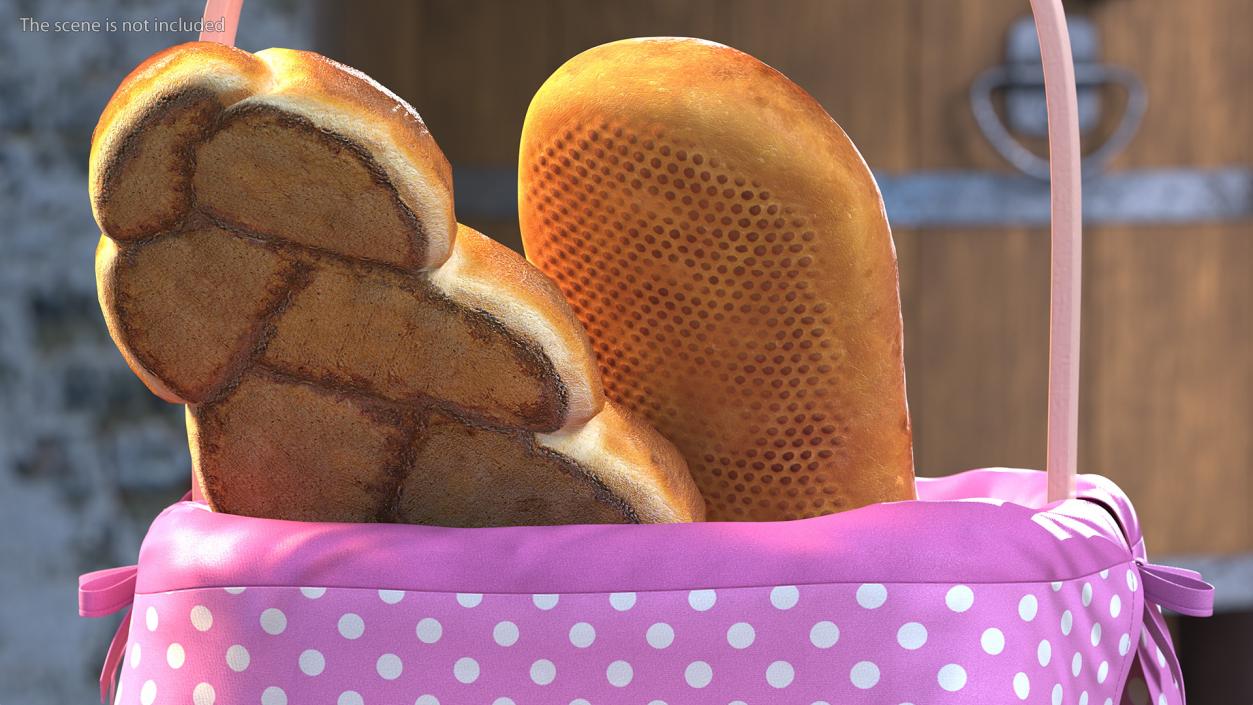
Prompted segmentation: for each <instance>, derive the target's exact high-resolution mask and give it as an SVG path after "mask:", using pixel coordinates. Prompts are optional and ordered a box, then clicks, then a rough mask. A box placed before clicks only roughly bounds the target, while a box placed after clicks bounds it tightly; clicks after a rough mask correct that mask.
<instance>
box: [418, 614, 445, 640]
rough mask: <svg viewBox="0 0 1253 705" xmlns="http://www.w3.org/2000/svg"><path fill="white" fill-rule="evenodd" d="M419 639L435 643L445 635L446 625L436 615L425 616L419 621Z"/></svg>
mask: <svg viewBox="0 0 1253 705" xmlns="http://www.w3.org/2000/svg"><path fill="white" fill-rule="evenodd" d="M417 633H418V641H420V642H422V643H423V644H434V643H435V642H437V641H439V638H440V637H441V636H443V635H444V625H442V624H440V623H439V620H438V619H435V618H434V617H424V618H422V619H421V620H419V621H418V629H417Z"/></svg>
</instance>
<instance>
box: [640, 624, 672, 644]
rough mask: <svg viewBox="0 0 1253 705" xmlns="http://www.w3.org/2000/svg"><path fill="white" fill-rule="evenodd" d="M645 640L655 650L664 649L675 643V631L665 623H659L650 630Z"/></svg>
mask: <svg viewBox="0 0 1253 705" xmlns="http://www.w3.org/2000/svg"><path fill="white" fill-rule="evenodd" d="M644 638H646V639H647V640H648V645H649V646H651V647H653V648H654V649H664V648H666V647H667V646H670V645H671V644H673V643H674V629H673V628H672V627H671V626H670V625H669V624H666V623H665V622H658V623H656V624H654V625H653V626H651V627H649V628H648V632H647V633H646V634H645V635H644Z"/></svg>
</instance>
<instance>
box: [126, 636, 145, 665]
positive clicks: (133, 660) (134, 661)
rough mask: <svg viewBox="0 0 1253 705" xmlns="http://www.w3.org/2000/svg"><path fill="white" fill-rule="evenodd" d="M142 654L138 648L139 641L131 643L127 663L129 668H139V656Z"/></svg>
mask: <svg viewBox="0 0 1253 705" xmlns="http://www.w3.org/2000/svg"><path fill="white" fill-rule="evenodd" d="M141 656H143V652H141V651H140V650H139V642H138V641H137V642H135V643H134V644H131V657H130V659H129V663H130V665H131V668H139V657H141Z"/></svg>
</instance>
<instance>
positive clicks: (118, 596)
mask: <svg viewBox="0 0 1253 705" xmlns="http://www.w3.org/2000/svg"><path fill="white" fill-rule="evenodd" d="M138 574H139V566H134V565H127V566H122V567H120V568H106V569H105V570H97V571H94V572H91V573H86V574H84V575H81V576H79V578H78V614H79V615H81V616H83V617H106V616H108V615H111V614H115V613H117V612H119V611H121V610H126V616H124V617H123V618H122V623H121V624H119V625H118V627H117V631H116V632H114V633H113V640H112V641H110V642H109V651H108V654H106V655H105V658H104V668H102V669H101V670H100V702H102V703H108V702H110V701H111V700H112V699H113V688H114V675H115V674H116V673H117V669H118V666H120V665H121V663H122V656H123V655H124V654H125V652H126V638H127V635H128V633H129V632H130V626H131V611H130V610H129V609H128V608H129V607H130V606H131V604H132V603H133V602H134V601H135V581H136V577H137V576H138Z"/></svg>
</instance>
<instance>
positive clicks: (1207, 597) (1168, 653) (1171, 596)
mask: <svg viewBox="0 0 1253 705" xmlns="http://www.w3.org/2000/svg"><path fill="white" fill-rule="evenodd" d="M1136 567H1137V568H1138V574H1139V576H1140V583H1141V585H1143V586H1144V629H1145V631H1146V632H1147V633H1148V636H1149V638H1150V639H1152V641H1153V643H1154V644H1155V645H1156V646H1155V648H1150V646H1149V644H1148V642H1147V641H1145V640H1143V639H1141V641H1140V646H1139V648H1138V649H1137V652H1138V654H1139V658H1140V669H1141V671H1143V673H1144V675H1145V677H1146V684H1147V685H1149V686H1150V688H1151V689H1154V690H1157V691H1158V692H1159V693H1160V692H1162V691H1164V690H1165V689H1166V681H1165V680H1164V679H1161V680H1159V679H1150V678H1148V676H1149V674H1151V673H1156V672H1159V670H1158V669H1160V668H1161V665H1160V659H1165V661H1166V664H1165V665H1166V666H1169V668H1170V676H1171V678H1172V679H1173V681H1174V684H1175V685H1176V687H1178V688H1179V701H1180V702H1181V703H1185V704H1186V703H1187V697H1186V695H1185V693H1184V687H1183V671H1182V670H1181V669H1180V667H1179V657H1178V655H1177V654H1176V653H1175V647H1174V644H1173V643H1172V642H1171V640H1170V631H1169V630H1168V629H1167V627H1166V618H1165V617H1164V616H1163V615H1162V609H1168V610H1173V611H1175V612H1178V613H1179V614H1184V615H1188V616H1189V617H1208V616H1210V615H1212V614H1213V613H1214V586H1213V585H1210V584H1209V583H1207V582H1205V581H1204V580H1202V579H1201V574H1200V573H1198V572H1196V571H1194V570H1188V569H1186V568H1175V567H1174V566H1168V565H1155V564H1153V563H1147V562H1145V560H1144V559H1143V558H1137V559H1136ZM1154 651H1156V653H1150V652H1154ZM1158 654H1160V656H1159V655H1158ZM1153 681H1158V682H1156V683H1154V682H1153ZM1154 686H1156V687H1154Z"/></svg>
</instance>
